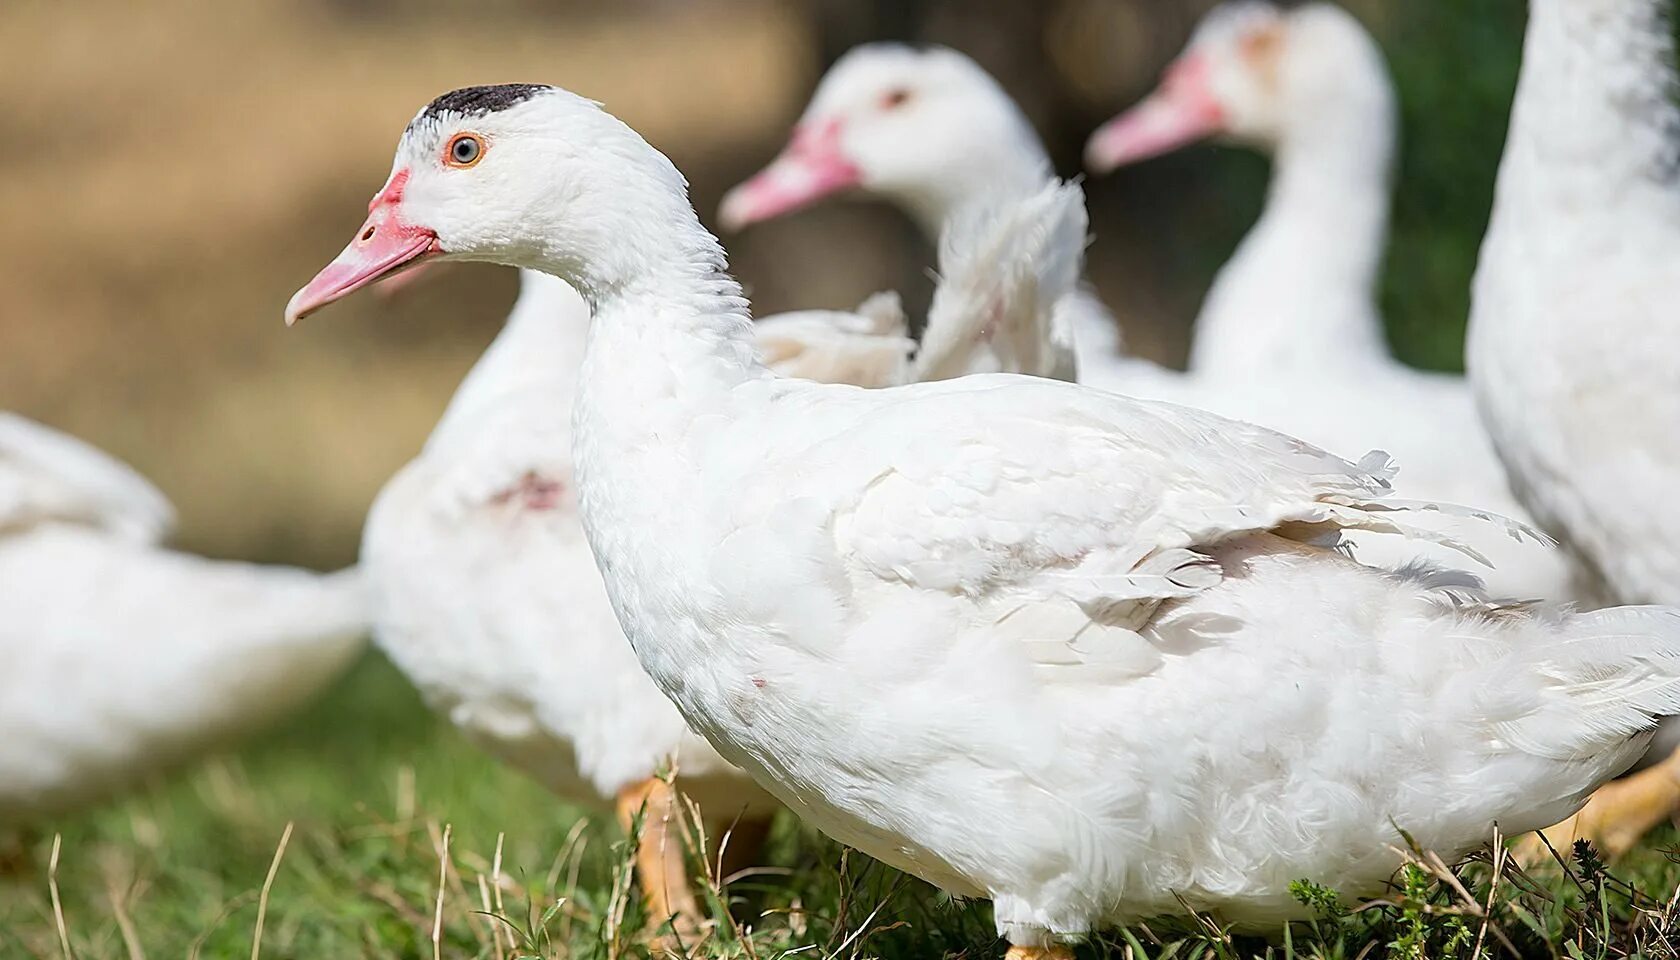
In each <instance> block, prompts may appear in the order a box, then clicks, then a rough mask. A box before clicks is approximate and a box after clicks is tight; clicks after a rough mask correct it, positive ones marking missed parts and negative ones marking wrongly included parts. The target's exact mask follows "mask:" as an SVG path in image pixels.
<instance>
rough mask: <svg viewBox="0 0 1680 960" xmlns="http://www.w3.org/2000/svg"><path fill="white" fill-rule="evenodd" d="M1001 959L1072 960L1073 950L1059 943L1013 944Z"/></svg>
mask: <svg viewBox="0 0 1680 960" xmlns="http://www.w3.org/2000/svg"><path fill="white" fill-rule="evenodd" d="M1003 960H1073V951H1072V950H1070V949H1068V948H1067V947H1066V946H1064V945H1062V944H1059V943H1058V944H1053V945H1051V946H1048V947H1024V946H1021V945H1019V944H1015V945H1012V946H1010V948H1009V952H1008V953H1006V954H1004V955H1003Z"/></svg>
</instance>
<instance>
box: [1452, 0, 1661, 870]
mask: <svg viewBox="0 0 1680 960" xmlns="http://www.w3.org/2000/svg"><path fill="white" fill-rule="evenodd" d="M1676 81H1677V77H1676V74H1675V69H1674V48H1673V37H1672V33H1671V31H1670V23H1669V3H1668V0H1531V2H1530V4H1529V24H1528V34H1527V40H1526V42H1525V46H1524V51H1523V66H1522V76H1521V79H1520V81H1519V83H1518V87H1517V96H1516V103H1515V107H1514V109H1513V110H1512V113H1511V128H1510V134H1509V136H1508V137H1507V139H1506V145H1505V157H1504V161H1503V163H1502V164H1501V166H1500V169H1499V184H1498V190H1497V193H1496V197H1495V202H1494V208H1493V218H1492V222H1491V224H1490V225H1489V228H1488V233H1487V237H1486V239H1485V240H1484V242H1483V244H1482V256H1481V263H1480V266H1479V269H1478V271H1477V274H1476V286H1475V297H1474V302H1473V308H1472V312H1471V323H1470V340H1469V362H1470V373H1471V381H1472V382H1473V383H1474V385H1475V388H1476V395H1477V399H1478V400H1479V401H1480V404H1481V411H1482V416H1483V418H1484V419H1485V421H1486V422H1487V425H1488V429H1489V430H1490V432H1491V433H1492V435H1493V439H1494V443H1495V445H1496V446H1497V447H1498V450H1499V453H1500V456H1501V457H1502V458H1503V459H1504V461H1505V464H1506V466H1507V467H1508V468H1509V470H1510V473H1511V478H1512V482H1513V484H1514V485H1515V487H1516V489H1517V493H1518V495H1519V496H1520V497H1521V498H1522V500H1523V503H1524V504H1525V505H1527V506H1528V507H1529V509H1530V510H1532V511H1533V513H1534V516H1535V517H1537V518H1538V519H1539V521H1540V522H1541V523H1542V524H1544V525H1545V527H1546V529H1547V530H1549V531H1551V532H1552V533H1554V534H1556V535H1557V536H1558V537H1560V538H1561V539H1562V540H1563V541H1564V543H1565V544H1566V546H1567V547H1568V548H1569V549H1570V550H1571V551H1572V552H1573V553H1574V554H1575V555H1576V556H1577V557H1578V558H1579V559H1580V561H1581V562H1582V564H1583V565H1584V566H1585V567H1587V568H1588V569H1590V570H1591V571H1592V572H1593V573H1594V575H1595V576H1597V577H1598V578H1599V580H1600V582H1601V585H1602V587H1603V588H1604V589H1605V591H1606V592H1607V593H1608V594H1609V595H1610V596H1612V597H1615V598H1617V599H1619V600H1621V601H1623V602H1630V601H1632V602H1661V603H1680V507H1677V506H1676V504H1675V500H1674V497H1673V491H1674V489H1675V488H1676V486H1680V448H1677V447H1676V445H1675V440H1674V429H1675V427H1676V426H1677V425H1680V357H1677V354H1676V348H1677V347H1680V306H1677V305H1680V109H1677V108H1676V107H1675V104H1674V102H1673V99H1672V97H1673V91H1674V89H1675V86H1676ZM1675 809H1680V757H1675V758H1671V759H1669V760H1668V761H1667V762H1666V763H1662V764H1660V765H1658V766H1656V767H1653V768H1651V769H1650V770H1648V771H1645V772H1643V773H1641V774H1638V775H1636V776H1634V777H1630V778H1628V780H1626V781H1623V782H1621V783H1618V784H1616V785H1615V786H1614V787H1612V788H1609V789H1607V790H1605V791H1604V792H1603V793H1601V794H1600V795H1599V796H1596V797H1595V798H1594V800H1593V803H1592V804H1591V805H1590V806H1589V807H1588V808H1587V809H1586V810H1584V811H1582V814H1581V818H1580V820H1579V821H1577V822H1574V823H1571V824H1566V825H1565V829H1564V830H1563V831H1561V833H1562V835H1561V836H1557V835H1556V834H1554V836H1556V839H1557V841H1558V842H1560V843H1566V842H1567V841H1568V840H1569V839H1570V836H1569V835H1570V834H1572V833H1574V834H1579V835H1583V836H1588V837H1591V838H1593V839H1594V840H1596V841H1597V842H1599V843H1600V844H1601V845H1602V846H1603V847H1605V848H1607V849H1608V850H1609V851H1610V852H1612V853H1618V852H1621V851H1622V850H1625V849H1627V848H1628V847H1631V846H1632V845H1633V843H1634V842H1635V841H1636V840H1637V839H1638V838H1639V837H1640V836H1641V835H1642V834H1643V833H1644V832H1645V831H1646V830H1647V829H1649V828H1650V827H1651V826H1654V825H1655V824H1656V823H1658V822H1661V821H1662V820H1664V819H1667V818H1668V817H1669V816H1670V814H1671V812H1672V811H1673V810H1675Z"/></svg>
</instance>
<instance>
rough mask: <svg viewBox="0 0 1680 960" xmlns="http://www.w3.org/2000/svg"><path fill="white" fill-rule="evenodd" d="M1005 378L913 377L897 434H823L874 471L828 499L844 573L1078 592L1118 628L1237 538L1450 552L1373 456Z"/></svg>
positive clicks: (1069, 597)
mask: <svg viewBox="0 0 1680 960" xmlns="http://www.w3.org/2000/svg"><path fill="white" fill-rule="evenodd" d="M1000 379H1001V378H998V377H992V376H981V377H968V378H964V379H962V380H957V381H948V382H945V383H941V384H938V385H937V386H934V385H928V386H922V387H917V388H913V389H916V390H918V391H919V392H920V396H917V397H915V398H913V399H909V400H908V402H906V398H903V397H900V398H899V399H898V402H896V403H895V404H893V405H892V406H891V407H890V410H891V417H892V422H891V423H890V424H886V425H885V426H888V427H889V428H890V429H888V430H879V431H877V430H853V431H849V432H848V433H846V434H844V435H843V436H842V437H839V438H835V439H834V440H831V441H830V442H829V443H827V444H824V445H823V446H824V447H826V448H827V449H824V450H821V451H820V454H821V456H820V459H821V461H822V462H823V463H825V464H828V465H829V466H830V469H832V470H834V471H835V472H836V474H842V473H844V472H845V468H844V467H843V466H841V465H842V464H845V463H847V462H848V461H852V462H855V463H857V464H859V465H860V466H858V467H857V469H865V468H863V467H861V464H862V463H873V464H875V465H877V466H875V467H873V468H869V469H870V470H871V472H870V473H868V474H867V475H859V474H855V473H854V474H853V475H852V476H853V479H852V482H850V483H847V484H846V487H847V488H849V490H850V491H851V492H850V493H849V494H848V493H842V494H840V496H841V501H840V502H839V503H838V504H836V509H835V519H834V522H833V526H832V529H833V531H834V538H835V544H836V546H837V548H838V550H839V554H840V558H841V560H842V562H843V563H844V564H845V565H846V566H847V567H848V568H850V569H851V570H852V571H853V577H854V580H856V579H857V578H859V577H861V578H863V579H864V580H866V581H873V582H876V583H899V584H904V585H908V586H913V587H917V588H920V589H924V590H929V591H937V592H941V593H944V594H948V595H951V596H954V597H966V598H968V599H970V600H972V601H975V602H977V603H985V602H988V601H991V600H997V601H999V602H1000V603H1003V604H1005V605H1015V604H1019V603H1022V602H1026V603H1033V602H1039V601H1060V602H1072V603H1074V604H1077V605H1078V606H1079V607H1080V608H1081V609H1083V610H1084V611H1085V612H1086V614H1087V615H1088V616H1089V617H1090V618H1091V619H1092V620H1096V621H1100V622H1103V623H1109V624H1114V623H1117V622H1125V621H1129V620H1133V619H1135V617H1136V615H1137V614H1138V613H1139V612H1140V611H1147V610H1150V609H1152V608H1153V606H1154V605H1155V604H1156V603H1158V602H1159V601H1161V600H1165V599H1169V598H1173V597H1183V596H1188V595H1191V594H1194V593H1196V592H1199V591H1201V590H1204V589H1207V588H1208V587H1211V586H1213V585H1214V584H1216V583H1218V582H1219V581H1220V579H1221V578H1222V576H1223V574H1222V573H1221V571H1220V569H1219V568H1218V566H1217V565H1216V564H1215V563H1214V562H1213V561H1212V560H1210V559H1209V558H1208V557H1206V556H1205V555H1204V554H1203V553H1201V552H1198V551H1199V548H1202V547H1206V546H1209V545H1212V544H1215V543H1218V542H1220V541H1224V540H1229V539H1232V538H1236V537H1240V536H1243V535H1246V534H1253V533H1261V532H1271V533H1275V534H1278V535H1280V536H1284V537H1286V538H1289V539H1293V540H1299V541H1303V542H1308V541H1315V540H1322V539H1326V538H1333V537H1334V535H1335V534H1337V533H1338V532H1339V531H1341V530H1348V529H1359V530H1372V531H1377V532H1382V533H1392V534H1397V535H1402V536H1415V537H1419V538H1422V539H1427V540H1431V541H1438V542H1439V541H1446V542H1447V543H1448V545H1449V546H1455V547H1456V546H1458V545H1457V544H1456V543H1453V542H1452V541H1450V539H1449V538H1446V537H1445V536H1443V535H1442V534H1440V533H1438V532H1436V531H1433V530H1428V529H1415V528H1414V527H1413V526H1411V525H1409V524H1407V523H1406V522H1405V516H1406V514H1407V512H1408V511H1412V510H1423V509H1433V507H1432V506H1431V505H1406V504H1390V503H1386V502H1384V501H1383V499H1382V498H1383V497H1385V496H1387V494H1388V492H1389V484H1388V480H1389V476H1390V475H1391V471H1390V470H1389V468H1388V466H1387V458H1386V457H1385V456H1383V455H1380V454H1375V455H1373V457H1367V458H1366V460H1364V461H1362V462H1361V463H1360V464H1357V465H1355V464H1350V463H1348V462H1346V461H1344V460H1342V459H1340V458H1338V457H1335V456H1332V455H1330V454H1328V453H1325V452H1324V451H1322V450H1318V449H1316V448H1314V447H1312V446H1309V445H1307V444H1305V443H1302V442H1300V441H1297V440H1294V439H1292V438H1289V437H1286V436H1283V435H1281V434H1277V433H1273V432H1271V431H1269V430H1265V429H1262V428H1260V427H1254V426H1250V425H1248V424H1242V423H1237V422H1234V421H1228V420H1223V419H1221V418H1218V417H1215V416H1213V415H1211V414H1205V413H1201V412H1200V411H1194V410H1189V409H1186V408H1180V407H1174V406H1170V405H1167V404H1158V403H1150V402H1142V401H1134V400H1129V399H1126V398H1122V397H1118V396H1110V395H1106V394H1101V393H1097V392H1094V391H1090V390H1080V389H1075V388H1072V387H1069V386H1067V385H1064V384H1059V383H1056V382H1054V381H1047V380H1029V379H1023V378H1016V377H1009V378H1008V379H1007V381H1004V382H1006V383H1007V384H1008V386H1009V388H1008V389H1007V390H998V389H994V388H995V387H996V386H998V385H999V383H1000ZM883 460H884V461H885V462H883Z"/></svg>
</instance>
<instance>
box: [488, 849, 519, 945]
mask: <svg viewBox="0 0 1680 960" xmlns="http://www.w3.org/2000/svg"><path fill="white" fill-rule="evenodd" d="M506 840H507V834H505V833H500V832H498V833H497V834H496V856H495V858H494V859H492V860H491V861H490V889H491V890H493V891H495V894H496V916H498V917H505V916H507V908H506V907H504V906H502V843H503V842H504V841H506ZM490 935H491V936H492V937H495V938H496V943H497V944H498V946H497V947H496V952H497V955H498V956H500V955H501V947H500V944H501V936H502V935H501V934H500V933H498V932H496V929H495V924H492V925H491V931H490ZM507 939H508V949H509V950H513V949H516V948H517V947H518V944H517V943H515V942H514V939H513V931H512V930H509V931H508V932H507Z"/></svg>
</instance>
